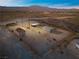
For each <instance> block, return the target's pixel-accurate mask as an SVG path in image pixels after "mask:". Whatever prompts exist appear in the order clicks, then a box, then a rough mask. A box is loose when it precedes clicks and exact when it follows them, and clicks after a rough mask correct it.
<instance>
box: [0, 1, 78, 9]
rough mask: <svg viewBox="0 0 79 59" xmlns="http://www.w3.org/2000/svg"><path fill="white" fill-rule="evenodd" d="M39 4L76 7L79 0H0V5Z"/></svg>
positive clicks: (53, 6) (55, 6)
mask: <svg viewBox="0 0 79 59" xmlns="http://www.w3.org/2000/svg"><path fill="white" fill-rule="evenodd" d="M32 5H40V6H46V7H51V8H78V9H79V0H0V6H21V7H22V6H32Z"/></svg>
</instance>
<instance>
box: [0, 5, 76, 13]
mask: <svg viewBox="0 0 79 59" xmlns="http://www.w3.org/2000/svg"><path fill="white" fill-rule="evenodd" d="M5 10H6V11H32V12H44V11H47V12H52V11H69V10H70V11H73V10H77V9H56V8H49V7H43V6H30V7H6V6H0V11H5Z"/></svg>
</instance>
